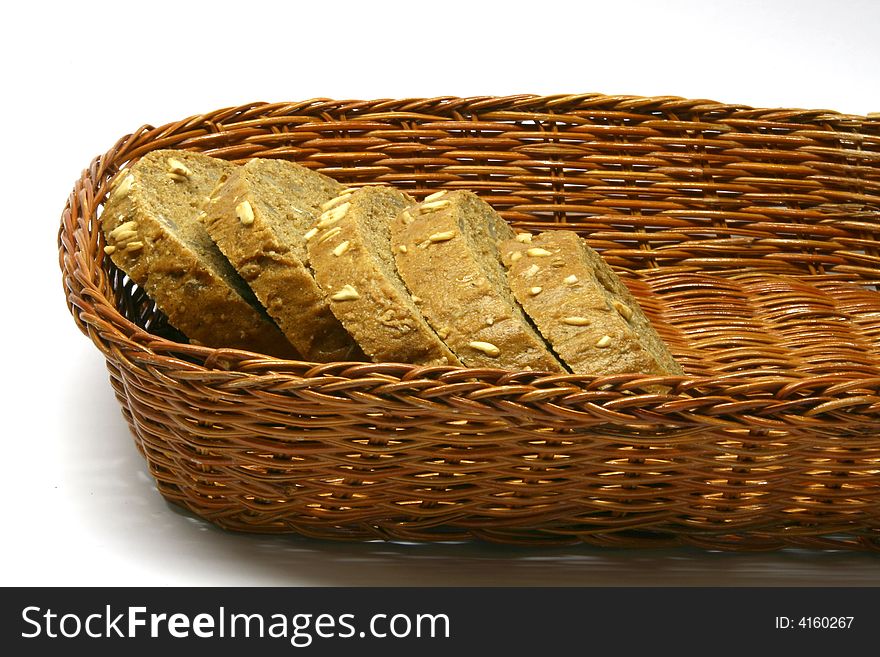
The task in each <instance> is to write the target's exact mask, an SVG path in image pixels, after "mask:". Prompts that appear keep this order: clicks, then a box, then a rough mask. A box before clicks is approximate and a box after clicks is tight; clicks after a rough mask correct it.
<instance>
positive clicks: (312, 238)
mask: <svg viewBox="0 0 880 657" xmlns="http://www.w3.org/2000/svg"><path fill="white" fill-rule="evenodd" d="M414 202H415V201H414V200H413V199H412V198H411V197H409V196H408V195H406V194H404V193H403V192H399V191H397V190H395V189H392V188H390V187H381V186H371V187H364V188H361V189H358V190H357V191H355V192H354V193H351V194H350V195H349V194H345V195H343V196H340V197H338V198H337V199H336V200H335V201H333V202H331V203H329V204H327V206H326V207H327V210H326V211H325V212H324V214H323V215H321V218H320V220H319V221H318V223H317V224H316V225H315V226H314V227H313V228H312V230H310V231H309V232H308V233H307V237H308V253H309V262H310V264H311V267H312V270H313V271H314V274H315V280H316V281H317V282H318V285H320V286H321V289H322V290H323V291H324V294H325V295H326V297H327V299H328V300H329V303H330V309H331V310H332V311H333V314H334V315H336V317H338V318H339V321H341V322H342V325H343V326H345V328H346V329H347V330H348V332H349V333H350V334H351V335H352V336H353V337H354V338H355V340H357V342H358V343H359V344H360V346H361V348H362V349H363V350H364V352H365V353H366V354H367V355H368V356H369V357H370V358H372V359H373V360H374V361H377V362H392V361H393V362H403V363H415V364H423V365H442V364H449V365H460V363H459V361H458V359H457V358H456V357H455V356H454V355H453V354H452V352H451V351H450V350H449V349H448V348H447V347H446V345H445V344H444V343H443V341H442V340H440V338H439V337H437V334H436V333H435V332H434V331H433V330H432V329H431V327H430V326H428V324H427V323H426V322H425V320H424V318H423V317H422V315H421V313H420V312H419V309H418V308H417V307H416V302H415V301H414V300H413V298H412V297H411V296H410V295H409V293H408V292H407V289H406V287H405V286H404V284H403V283H402V282H401V281H400V279H399V278H398V275H397V271H396V270H395V267H394V258H393V256H392V254H391V233H390V228H391V222H392V220H393V219H394V217H396V216H397V215H398V213H399V212H401V211H402V210H404V209H405V208H407V207H410V206H412V205H413V204H414Z"/></svg>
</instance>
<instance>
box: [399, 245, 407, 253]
mask: <svg viewBox="0 0 880 657" xmlns="http://www.w3.org/2000/svg"><path fill="white" fill-rule="evenodd" d="M397 250H398V251H400V252H401V253H406V244H401V245H400V246H398V247H397Z"/></svg>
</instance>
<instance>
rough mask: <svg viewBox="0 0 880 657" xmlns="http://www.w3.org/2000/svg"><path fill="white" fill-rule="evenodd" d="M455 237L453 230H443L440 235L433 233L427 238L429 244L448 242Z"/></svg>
mask: <svg viewBox="0 0 880 657" xmlns="http://www.w3.org/2000/svg"><path fill="white" fill-rule="evenodd" d="M453 237H455V231H454V230H444V231H443V232H442V233H434V234H433V235H430V236H429V237H428V241H429V242H448V241H449V240H451V239H452V238H453Z"/></svg>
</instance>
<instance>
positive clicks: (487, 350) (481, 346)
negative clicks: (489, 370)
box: [468, 341, 501, 357]
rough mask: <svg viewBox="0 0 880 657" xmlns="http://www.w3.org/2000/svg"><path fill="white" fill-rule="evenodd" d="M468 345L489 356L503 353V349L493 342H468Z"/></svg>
mask: <svg viewBox="0 0 880 657" xmlns="http://www.w3.org/2000/svg"><path fill="white" fill-rule="evenodd" d="M468 346H469V347H471V348H472V349H476V350H477V351H482V352H483V353H484V354H486V355H487V356H492V357H495V356H497V355H499V354H500V353H501V350H500V349H499V348H498V347H496V346H495V345H494V344H492V343H491V342H479V341H474V342H468Z"/></svg>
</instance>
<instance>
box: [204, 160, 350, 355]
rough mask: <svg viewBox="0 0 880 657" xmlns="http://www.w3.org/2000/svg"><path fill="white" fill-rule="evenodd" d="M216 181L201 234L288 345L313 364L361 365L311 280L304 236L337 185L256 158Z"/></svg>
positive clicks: (293, 165)
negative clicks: (228, 264)
mask: <svg viewBox="0 0 880 657" xmlns="http://www.w3.org/2000/svg"><path fill="white" fill-rule="evenodd" d="M220 182H221V184H220V185H219V186H218V188H217V189H216V190H215V191H214V194H213V195H212V197H211V201H210V202H209V203H208V206H207V208H206V210H205V214H204V215H203V217H202V221H203V223H204V225H205V228H206V229H207V231H208V233H209V234H210V235H211V237H212V238H213V240H214V241H215V242H216V243H217V246H219V247H220V250H221V251H222V252H223V254H224V255H225V256H226V257H227V258H228V259H229V261H230V262H231V263H232V266H233V267H235V269H236V270H237V271H238V273H239V274H241V276H242V278H244V280H245V281H246V282H247V284H248V285H249V286H250V288H251V289H252V290H253V291H254V293H255V294H256V296H257V298H258V299H259V300H260V302H261V303H262V304H263V306H264V307H265V308H266V310H267V311H268V312H269V315H270V316H271V317H272V318H273V319H274V320H275V321H276V322H277V323H278V326H279V327H280V328H281V330H282V331H283V332H284V334H285V335H286V336H287V338H288V339H289V340H290V342H291V343H293V345H294V346H295V347H296V348H297V349H298V350H299V352H300V353H301V354H302V355H303V357H304V358H306V359H307V360H311V361H317V362H329V361H344V360H363V359H364V355H363V353H362V352H361V351H360V349H359V348H358V346H357V344H356V343H355V341H354V340H353V339H352V338H351V336H350V335H349V334H348V333H347V332H346V331H345V329H344V328H343V327H342V325H341V324H340V323H339V320H337V319H336V317H335V316H334V315H333V313H332V312H330V308H329V306H328V303H327V302H326V300H325V298H324V295H323V293H322V292H321V289H320V288H319V287H318V284H317V283H316V282H315V279H314V277H313V275H312V272H311V270H310V269H309V266H308V253H307V251H306V240H305V237H304V236H305V233H306V231H308V229H309V228H311V226H312V225H313V224H314V223H315V221H317V218H318V216H319V215H320V214H321V212H322V210H321V206H322V205H324V204H326V203H327V202H328V201H330V200H331V199H332V198H334V197H336V196H338V195H339V194H340V193H341V192H342V191H343V186H342V185H340V184H339V183H338V182H336V181H335V180H333V179H332V178H328V177H327V176H324V175H322V174H320V173H317V172H315V171H311V170H309V169H307V168H305V167H303V166H301V165H299V164H296V163H294V162H288V161H286V160H272V159H262V158H258V159H254V160H251V161H249V162H248V163H247V164H245V165H244V166H241V167H237V168H236V169H234V170H232V171H229V172H228V173H225V174H224V175H223V177H221V181H220Z"/></svg>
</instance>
